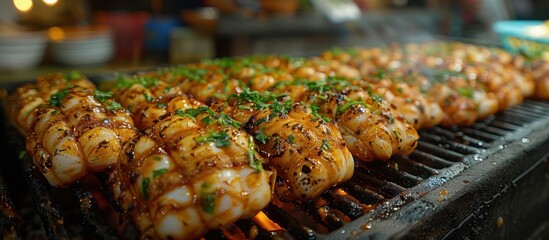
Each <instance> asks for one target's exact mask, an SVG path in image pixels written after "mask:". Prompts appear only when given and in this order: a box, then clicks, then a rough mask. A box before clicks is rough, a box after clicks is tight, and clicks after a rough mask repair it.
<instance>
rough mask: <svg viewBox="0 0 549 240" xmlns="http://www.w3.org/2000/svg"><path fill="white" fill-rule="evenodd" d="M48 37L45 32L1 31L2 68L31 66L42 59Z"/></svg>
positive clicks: (0, 54) (12, 68)
mask: <svg viewBox="0 0 549 240" xmlns="http://www.w3.org/2000/svg"><path fill="white" fill-rule="evenodd" d="M46 44H47V38H46V34H45V33H44V32H24V31H20V32H19V31H6V32H0V69H3V70H6V69H10V70H16V69H26V68H31V67H34V66H36V65H38V63H40V62H41V61H42V58H43V57H44V53H45V51H46Z"/></svg>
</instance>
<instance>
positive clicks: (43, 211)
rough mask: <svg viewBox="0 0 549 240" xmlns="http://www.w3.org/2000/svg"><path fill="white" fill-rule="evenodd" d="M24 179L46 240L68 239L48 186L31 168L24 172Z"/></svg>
mask: <svg viewBox="0 0 549 240" xmlns="http://www.w3.org/2000/svg"><path fill="white" fill-rule="evenodd" d="M24 173H25V179H26V180H27V184H28V185H29V188H30V190H31V195H32V198H33V200H34V204H35V209H36V211H37V212H38V215H40V219H41V220H42V223H43V224H44V230H45V231H46V236H47V237H48V239H70V235H69V232H68V231H67V229H66V228H65V224H64V223H65V221H64V219H63V216H62V215H61V213H60V210H59V207H58V206H57V205H56V204H55V203H54V201H53V198H52V195H51V192H50V189H49V186H48V185H47V184H46V183H45V182H44V181H43V180H42V178H40V176H38V175H37V173H36V172H35V169H34V167H33V166H27V167H25V170H24Z"/></svg>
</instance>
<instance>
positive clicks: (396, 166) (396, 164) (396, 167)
mask: <svg viewBox="0 0 549 240" xmlns="http://www.w3.org/2000/svg"><path fill="white" fill-rule="evenodd" d="M394 166H395V170H397V171H398V163H395V164H394Z"/></svg>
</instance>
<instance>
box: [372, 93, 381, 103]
mask: <svg viewBox="0 0 549 240" xmlns="http://www.w3.org/2000/svg"><path fill="white" fill-rule="evenodd" d="M372 99H373V100H374V101H375V102H377V103H380V102H383V97H382V96H381V95H379V94H377V93H376V94H373V95H372Z"/></svg>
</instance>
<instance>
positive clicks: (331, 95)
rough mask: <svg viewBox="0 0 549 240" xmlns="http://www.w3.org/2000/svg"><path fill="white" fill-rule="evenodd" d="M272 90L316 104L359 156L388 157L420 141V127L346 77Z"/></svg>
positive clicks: (410, 147)
mask: <svg viewBox="0 0 549 240" xmlns="http://www.w3.org/2000/svg"><path fill="white" fill-rule="evenodd" d="M273 91H277V92H288V93H289V97H290V98H291V99H295V100H297V101H302V102H306V103H308V104H309V105H310V106H314V107H313V108H314V109H315V112H316V114H317V115H319V116H323V117H325V118H327V119H331V120H332V121H333V122H335V123H336V124H337V126H338V128H339V132H341V135H342V136H343V138H344V139H345V142H346V146H347V147H348V148H349V150H350V151H351V153H352V154H353V156H354V157H356V158H358V159H361V160H364V161H372V160H376V159H377V160H387V159H389V158H390V157H392V156H394V155H406V154H409V153H411V152H412V151H413V150H414V149H415V147H416V145H417V140H418V139H419V136H418V134H417V131H416V130H415V129H414V128H413V127H412V126H411V125H410V124H409V123H408V122H407V121H406V119H404V117H403V116H402V115H401V114H400V113H399V112H398V111H397V110H396V107H395V106H394V105H390V104H388V103H387V102H386V101H385V100H384V99H383V97H382V96H381V95H379V94H373V93H372V92H369V91H367V90H364V89H362V88H360V87H357V86H350V84H349V82H347V81H345V80H342V79H327V80H324V81H297V82H290V83H287V84H283V85H279V86H278V87H277V89H274V90H273Z"/></svg>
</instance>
